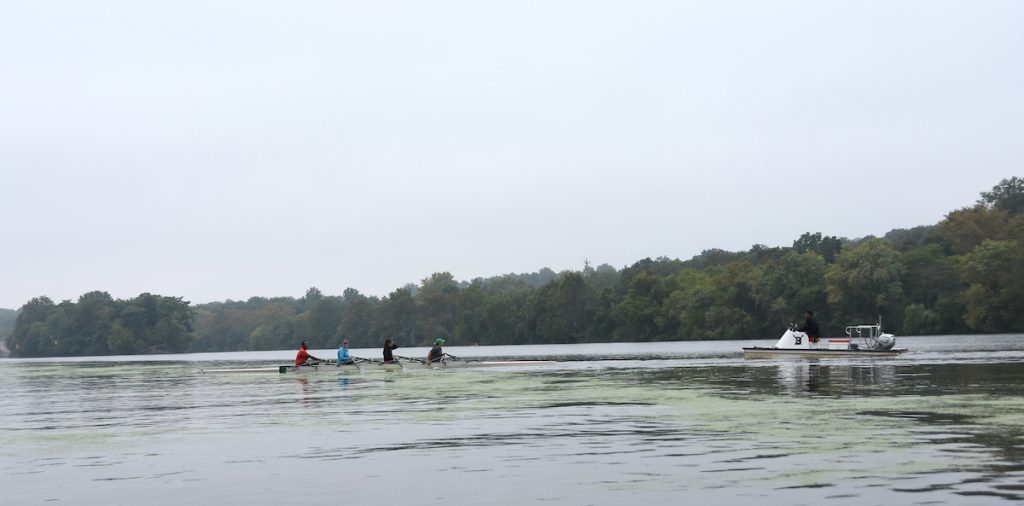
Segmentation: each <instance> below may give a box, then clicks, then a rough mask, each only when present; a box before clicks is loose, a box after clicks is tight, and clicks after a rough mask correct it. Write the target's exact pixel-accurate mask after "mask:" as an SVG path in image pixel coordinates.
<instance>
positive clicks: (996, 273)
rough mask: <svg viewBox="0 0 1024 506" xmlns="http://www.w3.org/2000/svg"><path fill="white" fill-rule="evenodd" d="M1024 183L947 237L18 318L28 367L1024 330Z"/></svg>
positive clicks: (99, 307) (48, 305) (923, 229)
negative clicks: (860, 329) (390, 347)
mask: <svg viewBox="0 0 1024 506" xmlns="http://www.w3.org/2000/svg"><path fill="white" fill-rule="evenodd" d="M1022 246H1024V179H1020V178H1017V177H1013V178H1009V179H1004V180H1003V181H1001V182H1000V183H999V184H998V185H996V186H995V187H994V188H993V189H992V191H990V192H984V193H982V195H981V199H980V200H979V201H978V203H977V204H976V205H974V206H972V207H967V208H963V209H958V210H955V211H952V212H950V213H949V214H948V215H946V217H945V218H944V219H943V220H942V221H941V222H939V223H937V224H935V225H927V226H920V227H915V228H912V229H897V230H893V231H890V232H889V233H887V234H885V236H883V237H880V238H879V237H866V238H861V239H856V240H849V239H843V238H838V237H835V236H825V235H822V234H821V233H809V232H808V233H805V234H803V235H801V236H800V237H799V238H797V239H796V240H795V241H794V242H793V244H792V246H791V247H767V246H764V245H754V246H753V247H752V248H750V249H749V250H748V251H743V252H729V251H723V250H717V249H712V250H707V251H704V252H702V253H701V254H700V255H697V256H695V257H693V258H691V259H689V260H685V261H682V260H678V259H670V258H664V257H662V258H656V259H650V258H647V259H643V260H640V261H638V262H636V263H635V264H633V265H631V266H628V267H625V268H622V269H616V268H614V267H612V266H610V265H599V266H597V267H594V266H591V265H589V263H587V264H585V265H584V266H583V268H582V269H581V270H567V271H563V272H559V273H556V272H554V271H552V270H550V269H546V268H545V269H541V270H540V271H538V272H536V273H530V274H508V275H504V276H497V277H492V278H479V279H474V280H472V281H468V282H467V281H458V280H456V279H455V278H454V277H453V276H452V275H451V274H450V273H447V272H439V273H435V274H433V275H431V276H430V277H428V278H426V279H423V280H422V281H421V282H420V283H419V284H409V285H406V286H404V287H402V288H399V289H396V290H394V291H393V292H391V293H389V294H388V295H387V296H384V297H376V296H368V295H364V294H362V293H360V292H359V291H358V290H355V289H352V288H350V289H347V290H345V291H344V292H343V293H342V294H341V295H325V294H323V293H322V292H321V291H320V290H319V289H317V288H310V289H309V290H307V292H306V293H305V295H304V296H303V297H301V298H292V297H276V298H264V297H253V298H251V299H249V300H246V301H230V300H229V301H224V302H213V303H207V304H198V305H195V306H192V305H190V303H189V302H187V301H184V300H182V299H181V298H180V297H165V296H158V295H152V294H142V295H140V296H139V297H136V298H135V299H131V300H115V299H112V298H111V297H110V295H109V294H107V293H105V292H91V293H87V294H85V295H82V296H81V297H80V298H79V299H78V301H77V302H71V301H64V302H61V303H59V304H55V303H54V302H53V301H51V300H50V299H48V298H46V297H38V298H35V299H32V300H31V301H29V302H28V303H26V304H25V305H24V306H22V308H21V309H20V310H19V311H18V313H17V317H16V319H15V322H14V326H13V329H12V330H11V331H10V333H9V336H8V337H7V339H6V344H7V348H8V349H9V350H10V352H11V354H12V355H14V356H26V357H28V356H44V355H104V354H119V353H144V352H154V351H158V352H202V351H238V350H269V349H288V348H294V347H296V346H297V343H298V342H299V341H302V340H306V341H309V343H310V346H312V347H314V348H332V347H336V346H337V345H338V343H339V342H340V340H341V338H342V337H344V338H345V339H348V340H349V341H350V343H351V344H352V346H353V347H376V346H379V345H380V344H381V343H382V342H383V340H384V339H385V338H392V339H395V340H396V342H397V343H398V344H399V345H404V346H421V345H426V344H428V343H429V342H430V341H432V340H433V339H434V338H437V337H442V338H445V339H446V340H448V344H450V345H472V344H480V345H494V344H548V343H581V342H605V341H656V340H705V339H749V338H771V337H775V336H777V335H778V334H780V333H781V331H782V329H783V328H784V327H785V326H786V325H787V324H789V323H790V322H792V321H794V320H795V319H797V318H798V317H799V315H800V314H801V313H802V312H803V311H804V310H805V309H811V310H813V311H815V314H816V316H817V319H818V321H819V322H820V323H821V324H822V327H823V328H822V330H823V331H824V332H825V334H826V335H837V334H840V333H841V332H842V329H843V327H845V326H846V325H849V324H854V323H870V322H874V321H876V320H877V319H878V318H879V317H880V318H882V320H883V323H884V324H885V326H886V329H887V330H888V331H893V332H896V333H899V334H904V335H920V334H956V333H996V332H1020V331H1024V311H1022V310H1021V308H1024V247H1022Z"/></svg>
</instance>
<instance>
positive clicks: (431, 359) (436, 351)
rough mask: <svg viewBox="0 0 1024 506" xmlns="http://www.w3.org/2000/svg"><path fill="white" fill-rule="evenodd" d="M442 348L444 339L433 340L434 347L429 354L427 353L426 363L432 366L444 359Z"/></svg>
mask: <svg viewBox="0 0 1024 506" xmlns="http://www.w3.org/2000/svg"><path fill="white" fill-rule="evenodd" d="M442 346H444V339H441V338H440V337H439V338H437V339H434V347H433V348H431V349H430V353H427V363H428V364H434V363H437V362H440V361H441V359H442V358H444V352H443V351H441V347H442Z"/></svg>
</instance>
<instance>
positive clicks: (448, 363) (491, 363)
mask: <svg viewBox="0 0 1024 506" xmlns="http://www.w3.org/2000/svg"><path fill="white" fill-rule="evenodd" d="M554 363H555V361H554V360H479V361H476V360H442V361H441V362H439V363H434V364H422V365H421V367H424V368H428V369H449V368H454V369H459V368H463V367H514V366H537V365H550V364H554Z"/></svg>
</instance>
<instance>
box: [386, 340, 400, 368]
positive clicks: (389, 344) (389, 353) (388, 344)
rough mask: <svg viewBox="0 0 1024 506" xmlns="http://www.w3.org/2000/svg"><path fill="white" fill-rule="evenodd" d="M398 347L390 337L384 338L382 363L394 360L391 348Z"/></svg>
mask: <svg viewBox="0 0 1024 506" xmlns="http://www.w3.org/2000/svg"><path fill="white" fill-rule="evenodd" d="M395 349H398V345H397V344H395V342H394V341H392V340H390V339H385V340H384V363H385V364H390V363H392V362H394V361H395V354H394V353H393V352H392V351H391V350H395Z"/></svg>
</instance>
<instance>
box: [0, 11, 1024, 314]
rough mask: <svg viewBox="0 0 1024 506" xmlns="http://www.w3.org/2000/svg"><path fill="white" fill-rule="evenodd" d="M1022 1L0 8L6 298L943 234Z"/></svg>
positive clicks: (239, 295) (329, 288) (1002, 113)
mask: <svg viewBox="0 0 1024 506" xmlns="http://www.w3.org/2000/svg"><path fill="white" fill-rule="evenodd" d="M1022 22H1024V2H1019V1H1013V0H1007V1H983V0H982V1H970V2H968V1H956V2H943V1H932V0H928V1H917V2H899V1H896V2H893V1H888V0H887V1H863V0H861V1H851V2H844V1H818V0H814V1H806V2H794V1H761V0H758V1H749V2H745V1H727V2H723V1H712V0H707V1H690V2H685V1H664V2H657V1H650V2H643V1H641V2H637V1H630V2H626V1H617V2H611V1H594V0H586V1H555V0H545V1H535V2H531V1H523V0H517V1H490V0H485V1H479V0H477V1H465V2H463V1H423V0H419V1H387V0H373V1H369V0H367V1H361V2H343V1H289V2H279V1H272V2H270V1H253V0H245V1H210V0H203V1H193V0H175V1H173V2H161V1H152V2H138V1H134V0H126V1H104V0H95V1H89V2H81V1H59V0H58V1H39V0H29V1H18V0H5V1H3V2H2V3H0V216H2V224H3V225H2V232H3V233H2V237H3V239H2V242H0V307H7V308H18V307H20V306H21V305H22V304H24V303H25V302H26V301H28V300H29V299H30V298H32V297H35V296H40V295H47V296H50V297H51V298H53V299H55V300H57V301H59V300H63V299H72V300H75V299H77V298H78V296H79V295H81V294H82V293H85V292H88V291H92V290H105V291H108V292H110V293H111V295H113V296H114V297H118V298H129V297H134V296H136V295H138V294H139V293H142V292H151V293H158V294H162V295H174V296H182V297H184V298H185V299H187V300H191V301H192V302H194V303H201V302H209V301H213V300H224V299H227V298H231V299H246V298H248V297H250V296H255V295H260V296H278V295H290V296H295V297H299V296H301V295H302V294H303V293H304V292H305V290H306V288H308V287H310V286H317V287H319V288H320V289H321V290H323V291H324V292H325V293H328V294H340V293H341V292H342V291H343V290H344V289H345V288H346V287H353V288H356V289H358V290H360V291H361V292H363V293H366V294H371V295H386V294H387V293H388V292H390V291H392V290H393V289H395V288H397V287H400V286H402V285H404V284H405V283H408V282H419V281H420V280H421V279H423V278H424V277H427V276H429V275H430V274H431V273H432V272H437V271H445V270H447V271H450V272H452V273H453V274H454V275H455V276H456V278H458V279H471V278H474V277H479V276H484V277H488V276H494V275H500V274H504V273H508V272H533V271H536V270H538V269H539V268H541V267H550V268H552V269H554V270H556V271H558V270H563V269H580V268H581V267H582V265H583V261H584V260H585V259H589V260H590V261H591V262H592V263H594V264H595V265H596V264H601V263H609V264H611V265H614V266H616V267H622V266H625V265H629V264H632V263H633V262H635V261H636V260H639V259H641V258H644V257H656V256H662V255H664V256H669V257H673V258H683V259H686V258H690V257H691V256H693V255H695V254H698V253H700V252H701V251H702V250H704V249H708V248H723V249H727V250H746V249H748V248H749V247H750V246H751V245H752V244H755V243H763V244H767V245H770V246H779V245H790V244H791V243H792V241H793V240H794V239H796V238H797V237H798V236H799V235H800V234H801V233H803V232H808V231H810V232H814V231H820V232H823V233H825V234H827V235H838V236H846V237H860V236H864V235H868V234H874V235H880V234H884V233H885V232H887V231H889V230H890V229H893V228H906V227H912V226H917V225H927V224H933V223H936V222H938V221H939V220H941V219H942V218H943V216H944V214H945V213H947V212H949V211H951V210H953V209H956V208H959V207H964V206H967V205H970V204H972V203H973V202H974V201H975V200H977V198H978V193H979V192H981V191H985V190H988V189H990V188H991V187H992V186H993V185H995V184H996V183H998V182H999V180H1000V179H1002V178H1004V177H1009V176H1014V175H1024V174H1022V163H1021V162H1022V160H1024V142H1022V141H1024V100H1022V99H1024V59H1022V58H1024V57H1022V55H1024V30H1022V28H1021V27H1022V26H1024V23H1022Z"/></svg>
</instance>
